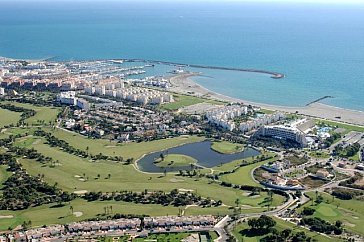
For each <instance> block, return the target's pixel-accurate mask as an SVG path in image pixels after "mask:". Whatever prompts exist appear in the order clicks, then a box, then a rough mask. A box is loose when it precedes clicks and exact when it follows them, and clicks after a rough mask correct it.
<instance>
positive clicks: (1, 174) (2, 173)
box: [0, 149, 11, 194]
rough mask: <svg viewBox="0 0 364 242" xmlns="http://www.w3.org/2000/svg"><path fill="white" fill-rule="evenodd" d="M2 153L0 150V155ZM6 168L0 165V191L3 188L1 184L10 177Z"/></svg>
mask: <svg viewBox="0 0 364 242" xmlns="http://www.w3.org/2000/svg"><path fill="white" fill-rule="evenodd" d="M1 153H2V150H1V149H0V154H1ZM6 169H7V166H4V165H1V166H0V189H1V188H3V182H4V181H6V179H8V178H9V176H10V175H11V172H8V171H7V170H6ZM0 194H1V191H0Z"/></svg>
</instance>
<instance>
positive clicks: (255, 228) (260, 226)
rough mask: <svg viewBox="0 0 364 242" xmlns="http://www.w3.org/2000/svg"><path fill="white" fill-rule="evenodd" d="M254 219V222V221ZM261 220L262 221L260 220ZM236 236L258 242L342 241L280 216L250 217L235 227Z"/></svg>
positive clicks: (246, 240)
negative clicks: (307, 228) (287, 220)
mask: <svg viewBox="0 0 364 242" xmlns="http://www.w3.org/2000/svg"><path fill="white" fill-rule="evenodd" d="M252 220H253V222H252ZM259 220H260V221H259ZM233 233H234V236H235V237H236V238H237V239H238V241H244V242H258V241H262V242H263V241H272V242H278V241H279V242H280V241H295V242H304V241H320V242H321V241H322V242H329V241H340V240H338V239H335V238H331V237H325V236H323V235H319V234H317V233H314V232H311V231H309V230H306V229H305V228H302V227H300V226H298V225H296V224H293V223H290V222H286V221H284V220H281V219H278V218H271V217H267V216H261V217H260V218H253V219H248V220H246V221H244V222H242V223H239V224H238V225H237V226H236V227H235V228H234V231H233Z"/></svg>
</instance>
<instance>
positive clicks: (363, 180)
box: [355, 178, 364, 186]
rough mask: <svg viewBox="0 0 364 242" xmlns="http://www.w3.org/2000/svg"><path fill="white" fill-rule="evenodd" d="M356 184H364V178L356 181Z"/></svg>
mask: <svg viewBox="0 0 364 242" xmlns="http://www.w3.org/2000/svg"><path fill="white" fill-rule="evenodd" d="M355 184H356V185H359V186H364V178H363V179H361V180H359V181H356V182H355Z"/></svg>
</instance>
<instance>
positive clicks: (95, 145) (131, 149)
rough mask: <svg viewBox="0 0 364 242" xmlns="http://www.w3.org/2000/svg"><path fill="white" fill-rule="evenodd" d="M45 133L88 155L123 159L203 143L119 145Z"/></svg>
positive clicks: (194, 139) (179, 139)
mask: <svg viewBox="0 0 364 242" xmlns="http://www.w3.org/2000/svg"><path fill="white" fill-rule="evenodd" d="M44 130H45V131H47V132H50V133H52V135H54V136H55V137H57V138H58V139H61V140H64V141H66V142H68V143H69V144H70V145H71V146H73V147H75V148H78V149H81V150H85V151H86V150H87V149H88V150H89V153H90V154H93V155H96V154H99V153H102V154H105V155H109V156H122V157H124V158H134V159H139V158H140V157H141V156H142V155H144V154H148V153H150V152H154V151H161V150H164V149H168V148H171V147H175V146H179V145H182V144H187V143H194V142H198V141H203V140H204V139H205V138H203V137H198V136H188V135H185V136H180V137H176V138H170V139H163V140H155V141H149V142H141V143H135V142H131V143H126V144H120V143H117V142H114V141H109V140H105V139H91V138H87V137H85V136H82V135H80V134H77V133H74V132H70V131H64V130H62V129H57V128H56V129H50V128H44Z"/></svg>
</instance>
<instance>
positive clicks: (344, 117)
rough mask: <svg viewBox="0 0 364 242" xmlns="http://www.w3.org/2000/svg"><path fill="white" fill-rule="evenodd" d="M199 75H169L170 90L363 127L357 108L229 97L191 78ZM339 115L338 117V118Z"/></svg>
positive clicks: (361, 112)
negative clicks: (283, 104) (299, 105)
mask: <svg viewBox="0 0 364 242" xmlns="http://www.w3.org/2000/svg"><path fill="white" fill-rule="evenodd" d="M197 75H199V74H198V73H184V74H178V75H174V76H171V77H169V82H170V84H171V87H170V89H169V90H170V91H173V92H176V93H181V94H187V95H192V96H197V97H204V98H209V99H216V100H219V101H226V102H242V103H244V104H246V105H252V106H258V107H261V108H262V109H268V110H273V111H282V112H288V113H297V114H302V115H305V116H309V117H313V118H317V119H322V120H328V121H334V122H339V123H343V124H350V125H356V126H362V127H364V112H363V111H358V110H351V109H346V108H340V107H334V106H330V105H327V104H323V103H320V102H315V103H312V104H310V105H308V106H302V107H289V106H281V105H273V104H265V103H257V102H252V101H248V100H243V99H240V98H234V97H229V96H226V95H223V94H220V93H217V92H214V91H211V90H209V89H207V88H206V87H203V86H201V85H200V84H198V83H197V82H195V81H194V80H192V79H191V77H193V76H197ZM339 117H340V118H339Z"/></svg>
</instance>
